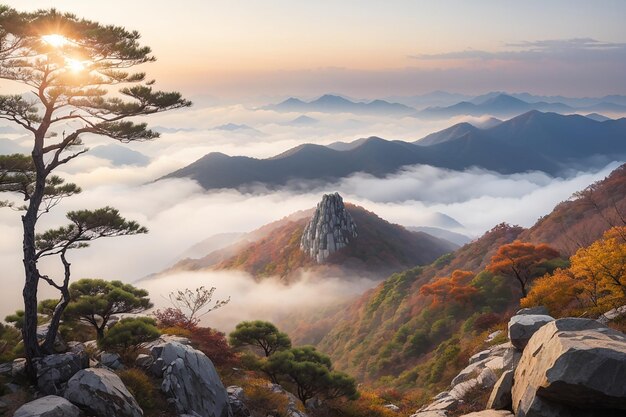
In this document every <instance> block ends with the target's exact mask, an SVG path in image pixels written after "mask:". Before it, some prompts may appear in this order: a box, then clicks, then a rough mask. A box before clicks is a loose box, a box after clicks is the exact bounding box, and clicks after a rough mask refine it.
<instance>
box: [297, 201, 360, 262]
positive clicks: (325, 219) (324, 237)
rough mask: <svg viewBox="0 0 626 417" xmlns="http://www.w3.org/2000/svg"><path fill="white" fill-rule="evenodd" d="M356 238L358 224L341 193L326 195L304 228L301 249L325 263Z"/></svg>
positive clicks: (317, 260)
mask: <svg viewBox="0 0 626 417" xmlns="http://www.w3.org/2000/svg"><path fill="white" fill-rule="evenodd" d="M356 236H357V232H356V224H354V221H353V220H352V216H350V213H348V211H347V210H346V208H345V206H344V205H343V199H342V198H341V196H340V195H339V193H334V194H325V195H324V196H323V197H322V201H320V202H319V203H318V204H317V208H316V209H315V213H314V214H313V217H311V220H310V221H309V223H308V224H307V225H306V227H305V228H304V233H303V234H302V239H301V240H300V249H302V251H303V252H305V253H306V254H308V255H309V256H310V257H311V258H312V259H314V260H315V261H316V262H317V263H323V262H324V261H325V260H326V259H327V258H328V256H330V254H331V253H333V252H336V251H338V250H339V249H341V248H343V247H345V246H346V245H348V243H350V241H351V240H352V239H354V238H356Z"/></svg>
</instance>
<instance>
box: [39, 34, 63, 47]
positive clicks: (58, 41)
mask: <svg viewBox="0 0 626 417" xmlns="http://www.w3.org/2000/svg"><path fill="white" fill-rule="evenodd" d="M41 39H43V41H44V42H45V43H47V44H48V45H50V46H53V47H55V48H61V47H63V46H65V45H67V44H68V43H69V40H68V39H67V38H66V37H65V36H63V35H59V34H51V35H44V36H42V37H41Z"/></svg>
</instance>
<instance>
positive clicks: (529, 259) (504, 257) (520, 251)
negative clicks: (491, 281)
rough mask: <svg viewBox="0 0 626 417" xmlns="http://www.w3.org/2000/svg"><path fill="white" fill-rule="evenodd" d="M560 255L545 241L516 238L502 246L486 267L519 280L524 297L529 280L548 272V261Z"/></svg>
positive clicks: (493, 271)
mask: <svg viewBox="0 0 626 417" xmlns="http://www.w3.org/2000/svg"><path fill="white" fill-rule="evenodd" d="M559 256H560V255H559V252H558V251H557V250H556V249H554V248H552V247H550V246H548V245H546V244H545V243H540V244H538V245H535V244H533V243H527V242H522V241H519V240H516V241H514V242H512V243H509V244H506V245H502V246H500V248H499V249H498V251H497V252H496V254H495V255H494V256H493V257H492V258H491V261H490V263H489V265H487V268H486V269H487V270H488V271H490V272H492V273H494V274H496V275H502V276H505V277H510V278H512V279H515V280H517V282H518V283H519V286H520V290H521V292H522V297H526V295H527V294H528V284H529V282H530V281H531V280H532V279H533V278H536V277H538V276H541V275H543V274H544V273H545V272H546V267H547V265H546V262H547V261H550V260H553V259H555V258H558V257H559ZM548 267H549V266H548Z"/></svg>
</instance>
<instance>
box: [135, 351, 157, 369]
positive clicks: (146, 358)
mask: <svg viewBox="0 0 626 417" xmlns="http://www.w3.org/2000/svg"><path fill="white" fill-rule="evenodd" d="M153 363H154V359H153V358H152V356H150V355H146V354H145V353H140V354H139V355H137V358H136V359H135V365H137V367H139V368H142V369H150V367H151V366H152V364H153Z"/></svg>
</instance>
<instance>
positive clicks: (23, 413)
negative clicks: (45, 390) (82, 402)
mask: <svg viewBox="0 0 626 417" xmlns="http://www.w3.org/2000/svg"><path fill="white" fill-rule="evenodd" d="M79 415H80V409H79V408H78V407H76V406H75V405H74V404H72V403H71V402H69V401H68V400H66V399H65V398H63V397H57V396H56V395H48V396H46V397H42V398H39V399H37V400H35V401H31V402H29V403H26V404H24V405H23V406H21V407H20V408H18V409H17V411H15V414H13V417H78V416H79Z"/></svg>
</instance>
